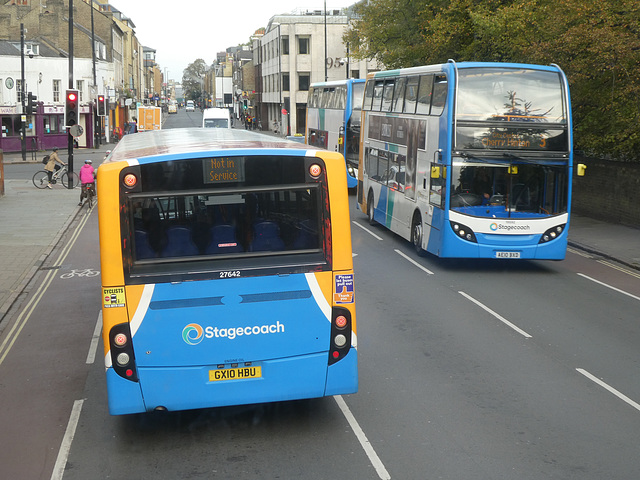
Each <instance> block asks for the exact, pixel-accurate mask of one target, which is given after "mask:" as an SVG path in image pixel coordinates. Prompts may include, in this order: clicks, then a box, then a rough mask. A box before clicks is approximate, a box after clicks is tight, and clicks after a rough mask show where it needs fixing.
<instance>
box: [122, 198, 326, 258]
mask: <svg viewBox="0 0 640 480" xmlns="http://www.w3.org/2000/svg"><path fill="white" fill-rule="evenodd" d="M318 194H319V192H318V189H317V188H305V189H293V190H266V191H257V192H234V193H225V194H207V193H199V194H189V195H158V196H151V197H148V196H145V197H131V198H130V199H129V207H130V211H131V215H132V217H133V225H134V237H135V238H134V244H135V248H134V258H135V260H144V259H150V258H151V259H163V258H172V257H197V256H214V257H215V256H220V255H234V256H238V255H245V254H256V253H260V252H284V251H297V250H316V251H317V250H319V249H320V248H321V247H322V236H321V232H320V228H319V219H318V208H319V199H318Z"/></svg>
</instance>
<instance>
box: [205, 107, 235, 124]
mask: <svg viewBox="0 0 640 480" xmlns="http://www.w3.org/2000/svg"><path fill="white" fill-rule="evenodd" d="M202 126H203V127H204V128H231V115H230V114H229V109H227V108H206V109H205V110H204V113H203V114H202Z"/></svg>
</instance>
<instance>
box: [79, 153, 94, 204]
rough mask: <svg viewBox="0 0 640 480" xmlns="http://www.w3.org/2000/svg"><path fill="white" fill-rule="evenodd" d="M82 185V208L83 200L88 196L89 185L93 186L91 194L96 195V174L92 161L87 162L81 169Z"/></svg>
mask: <svg viewBox="0 0 640 480" xmlns="http://www.w3.org/2000/svg"><path fill="white" fill-rule="evenodd" d="M78 176H79V177H80V183H82V188H81V189H80V203H78V206H79V207H81V206H82V199H83V198H84V197H86V196H87V190H86V187H87V184H90V185H91V193H92V194H93V195H95V194H96V190H95V189H96V174H95V170H94V169H93V165H91V160H85V161H84V165H83V166H82V168H81V169H80V174H79V175H78Z"/></svg>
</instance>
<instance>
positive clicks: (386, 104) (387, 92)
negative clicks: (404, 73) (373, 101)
mask: <svg viewBox="0 0 640 480" xmlns="http://www.w3.org/2000/svg"><path fill="white" fill-rule="evenodd" d="M394 85H395V80H387V81H386V82H384V92H383V94H382V111H383V112H390V111H391V103H392V100H393V87H394Z"/></svg>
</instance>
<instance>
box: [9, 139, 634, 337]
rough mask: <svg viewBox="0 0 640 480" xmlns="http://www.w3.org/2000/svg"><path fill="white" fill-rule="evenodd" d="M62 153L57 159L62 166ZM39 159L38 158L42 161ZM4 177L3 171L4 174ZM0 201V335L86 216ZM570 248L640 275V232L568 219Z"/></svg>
mask: <svg viewBox="0 0 640 480" xmlns="http://www.w3.org/2000/svg"><path fill="white" fill-rule="evenodd" d="M112 148H113V144H107V145H102V146H101V147H100V148H98V149H81V150H76V151H75V153H74V166H75V167H76V168H75V170H78V169H79V168H80V166H81V165H82V162H83V161H84V160H85V159H87V158H90V159H92V160H93V162H94V165H96V164H99V163H100V162H101V161H102V159H103V158H104V156H105V154H106V151H107V150H110V149H112ZM65 153H66V152H63V155H62V159H63V161H66V154H65ZM42 156H44V153H42V154H41V155H38V156H37V158H42ZM16 163H17V164H24V163H34V165H33V171H34V172H35V171H36V170H39V169H41V167H42V165H38V164H35V163H39V162H32V160H31V157H30V156H28V157H27V162H24V161H23V160H22V155H21V154H20V153H5V154H4V164H5V166H6V165H11V164H16ZM5 174H6V169H5ZM4 187H5V195H4V196H2V197H0V331H1V330H2V329H3V328H4V325H3V324H2V320H3V318H4V317H5V315H6V314H7V312H8V311H9V310H10V308H11V306H12V305H13V304H14V303H15V301H16V300H17V299H18V298H19V297H20V294H21V293H22V292H23V290H24V289H25V287H26V286H27V284H28V283H29V281H30V280H31V278H32V277H33V276H34V275H35V274H36V272H37V271H38V268H39V267H40V266H41V265H42V264H43V263H44V262H45V261H46V259H47V257H48V256H49V255H50V254H51V252H52V251H53V249H54V247H55V246H56V244H57V243H58V242H59V241H60V238H61V237H62V235H63V233H64V232H65V230H66V229H67V227H68V226H69V225H70V224H71V222H72V221H73V220H74V218H75V217H76V215H79V214H80V213H81V212H86V211H87V207H86V206H85V207H82V208H81V207H79V206H78V200H79V197H80V193H79V190H77V189H74V190H68V189H65V188H63V187H62V186H61V185H54V188H53V189H51V190H49V189H44V190H39V189H37V188H35V187H34V185H33V183H32V181H31V178H30V176H29V178H27V179H25V180H7V179H5V181H4ZM569 245H570V246H571V247H573V248H576V249H579V250H582V251H585V252H588V253H591V254H594V255H599V256H601V257H604V258H607V259H609V260H612V261H615V262H617V263H619V264H621V265H624V266H626V267H628V268H632V269H636V270H639V271H640V229H636V228H631V227H626V226H623V225H616V224H609V223H606V222H602V221H599V220H595V219H592V218H588V217H583V216H578V215H573V216H572V220H571V226H570V229H569Z"/></svg>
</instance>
